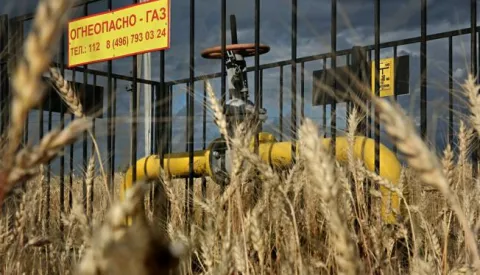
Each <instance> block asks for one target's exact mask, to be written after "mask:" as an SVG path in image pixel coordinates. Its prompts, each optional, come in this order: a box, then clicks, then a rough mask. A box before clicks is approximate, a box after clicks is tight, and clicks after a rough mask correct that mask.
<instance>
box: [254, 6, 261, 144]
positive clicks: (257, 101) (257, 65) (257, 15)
mask: <svg viewBox="0 0 480 275" xmlns="http://www.w3.org/2000/svg"><path fill="white" fill-rule="evenodd" d="M259 70H260V0H255V70H254V72H255V73H254V74H255V117H258V115H259V113H260V81H259V74H258V72H259ZM257 130H258V128H257ZM258 145H259V140H258V131H257V132H256V134H255V140H254V151H255V153H258Z"/></svg>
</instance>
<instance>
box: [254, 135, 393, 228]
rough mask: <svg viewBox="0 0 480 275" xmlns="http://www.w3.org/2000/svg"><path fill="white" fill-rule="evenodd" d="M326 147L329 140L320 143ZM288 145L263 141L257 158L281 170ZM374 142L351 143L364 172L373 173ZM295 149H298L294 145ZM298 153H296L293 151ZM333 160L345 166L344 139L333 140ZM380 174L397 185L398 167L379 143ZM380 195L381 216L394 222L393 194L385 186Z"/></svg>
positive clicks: (289, 157)
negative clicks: (363, 165)
mask: <svg viewBox="0 0 480 275" xmlns="http://www.w3.org/2000/svg"><path fill="white" fill-rule="evenodd" d="M322 141H323V145H324V146H325V147H326V148H329V147H330V138H325V139H323V140H322ZM291 148H292V142H290V141H286V142H264V143H261V144H260V145H259V150H258V151H259V154H260V157H261V158H262V159H263V160H264V161H265V162H267V163H268V164H270V165H273V166H276V167H279V168H285V167H288V166H289V165H291V163H292V154H291ZM374 148H375V141H374V140H373V139H371V138H367V137H362V136H357V137H355V141H354V148H353V155H354V157H355V158H357V159H361V160H362V161H363V162H364V163H365V166H366V168H367V169H368V170H370V171H375V151H374ZM297 149H298V146H297ZM297 154H298V151H297ZM335 157H336V159H337V160H338V161H339V162H340V163H343V164H345V163H346V162H347V161H348V140H347V137H337V138H336V156H335ZM379 168H380V171H379V174H380V176H381V177H383V178H385V179H387V180H389V181H390V182H391V183H392V184H394V185H397V184H398V181H399V179H400V173H401V170H402V166H401V164H400V162H399V161H398V159H397V158H396V156H395V154H394V153H393V152H392V151H390V150H389V149H388V148H387V147H386V146H385V145H383V144H380V167H379ZM380 192H381V194H382V210H381V211H382V217H383V219H384V221H385V222H387V223H395V222H396V218H395V216H396V214H395V213H394V212H393V211H395V212H397V213H400V200H399V197H398V195H397V194H395V193H393V192H391V191H389V190H388V189H386V188H385V187H382V186H381V187H380Z"/></svg>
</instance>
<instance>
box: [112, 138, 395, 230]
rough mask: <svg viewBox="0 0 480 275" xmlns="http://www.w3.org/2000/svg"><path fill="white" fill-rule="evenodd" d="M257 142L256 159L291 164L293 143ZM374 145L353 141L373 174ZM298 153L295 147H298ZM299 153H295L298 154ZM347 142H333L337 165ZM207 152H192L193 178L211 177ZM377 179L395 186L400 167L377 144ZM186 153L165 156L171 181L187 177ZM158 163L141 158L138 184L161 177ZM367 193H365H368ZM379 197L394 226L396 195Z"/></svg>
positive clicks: (367, 140)
mask: <svg viewBox="0 0 480 275" xmlns="http://www.w3.org/2000/svg"><path fill="white" fill-rule="evenodd" d="M260 137H261V138H260V139H259V142H260V143H259V155H260V157H261V158H262V159H263V160H264V161H265V162H267V163H268V164H270V165H273V166H276V167H278V168H287V167H289V166H290V165H291V163H292V154H291V150H292V142H290V141H286V142H275V139H274V138H273V136H272V135H270V134H268V133H262V135H261V136H260ZM322 141H323V145H324V146H326V147H327V148H328V147H329V146H330V138H325V139H323V140H322ZM374 146H375V141H374V140H373V139H370V138H366V137H361V136H358V137H355V141H354V148H353V154H354V156H355V157H356V158H358V159H361V160H362V161H363V162H364V163H365V165H366V167H367V169H369V170H370V171H375V154H374V148H375V147H374ZM297 149H298V147H297ZM297 153H298V150H297ZM347 153H348V141H347V138H346V137H337V138H336V159H337V160H338V161H339V162H340V163H345V162H346V161H347V160H348V155H347ZM209 155H210V150H208V149H207V150H204V151H196V152H194V167H193V173H194V176H195V177H200V176H212V172H211V169H210V165H209V161H208V160H209ZM380 160H381V162H380V167H379V168H380V176H382V177H383V178H385V179H387V180H389V181H390V182H391V183H392V184H395V185H396V184H398V180H399V178H400V172H401V165H400V162H399V161H398V160H397V158H396V156H395V154H394V153H393V152H391V151H390V150H389V149H388V148H387V147H385V146H384V145H383V144H380ZM188 163H189V162H188V153H176V154H167V155H165V158H164V162H163V164H164V165H163V167H164V169H165V172H166V174H167V175H169V176H171V177H187V176H188V175H189V165H188ZM159 164H160V159H159V158H158V156H156V155H153V156H149V157H145V158H142V159H140V160H138V161H137V168H136V170H137V175H136V179H137V180H151V179H155V178H158V177H159V175H160V165H159ZM132 171H133V169H132V167H130V168H129V169H128V171H127V174H126V175H125V179H124V183H123V186H122V188H121V189H122V190H121V197H122V198H123V192H124V191H125V190H126V189H128V188H130V187H131V185H132ZM367 192H368V191H367ZM380 192H381V193H382V216H383V218H384V220H385V222H387V223H395V214H394V213H393V212H392V211H391V209H395V210H396V211H397V212H399V207H400V202H399V198H398V195H397V194H395V193H392V192H390V191H389V190H387V189H386V188H384V187H380Z"/></svg>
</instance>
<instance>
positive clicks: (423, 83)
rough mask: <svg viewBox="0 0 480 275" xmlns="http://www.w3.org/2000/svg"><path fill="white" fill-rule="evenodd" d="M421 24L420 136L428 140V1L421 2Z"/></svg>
mask: <svg viewBox="0 0 480 275" xmlns="http://www.w3.org/2000/svg"><path fill="white" fill-rule="evenodd" d="M421 5H422V7H421V9H422V11H421V14H422V15H421V20H420V21H421V24H420V33H421V41H420V75H421V78H420V134H421V136H422V138H423V139H426V138H427V0H421Z"/></svg>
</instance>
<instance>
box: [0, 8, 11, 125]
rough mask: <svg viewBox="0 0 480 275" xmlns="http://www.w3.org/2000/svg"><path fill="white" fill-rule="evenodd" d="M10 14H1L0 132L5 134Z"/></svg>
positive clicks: (7, 111) (8, 90) (7, 112)
mask: <svg viewBox="0 0 480 275" xmlns="http://www.w3.org/2000/svg"><path fill="white" fill-rule="evenodd" d="M7 49H8V15H0V111H1V121H0V134H4V131H5V129H6V128H7V124H8V114H9V110H8V105H9V104H8V99H9V94H10V85H9V81H8V55H7Z"/></svg>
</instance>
